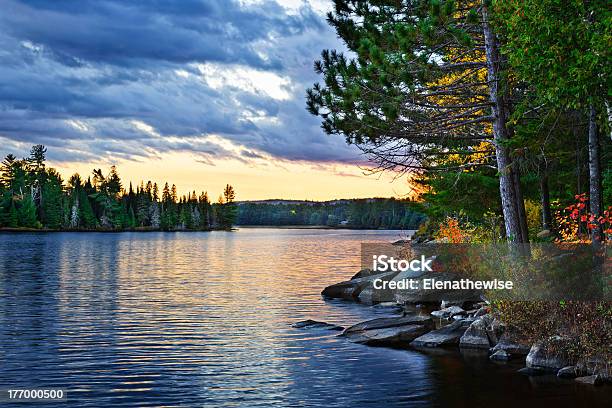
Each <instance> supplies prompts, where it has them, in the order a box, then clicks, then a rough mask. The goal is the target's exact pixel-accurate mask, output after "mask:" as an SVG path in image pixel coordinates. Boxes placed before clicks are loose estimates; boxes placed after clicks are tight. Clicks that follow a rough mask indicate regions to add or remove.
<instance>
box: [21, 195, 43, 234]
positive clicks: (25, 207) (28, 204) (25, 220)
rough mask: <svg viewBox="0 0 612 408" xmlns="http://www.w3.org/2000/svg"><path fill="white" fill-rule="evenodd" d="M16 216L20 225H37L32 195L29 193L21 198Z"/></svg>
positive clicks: (28, 226) (33, 226)
mask: <svg viewBox="0 0 612 408" xmlns="http://www.w3.org/2000/svg"><path fill="white" fill-rule="evenodd" d="M17 218H18V220H19V221H18V222H19V226H20V227H27V228H37V227H39V222H38V220H37V219H36V206H35V205H34V201H33V200H32V196H30V195H29V194H26V195H25V196H24V198H23V199H22V200H21V203H20V206H19V208H18V209H17Z"/></svg>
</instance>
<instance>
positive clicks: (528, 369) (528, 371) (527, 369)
mask: <svg viewBox="0 0 612 408" xmlns="http://www.w3.org/2000/svg"><path fill="white" fill-rule="evenodd" d="M517 373H520V374H523V375H527V376H529V377H535V376H538V375H545V374H546V371H544V370H538V369H537V368H531V367H524V368H521V369H520V370H518V371H517Z"/></svg>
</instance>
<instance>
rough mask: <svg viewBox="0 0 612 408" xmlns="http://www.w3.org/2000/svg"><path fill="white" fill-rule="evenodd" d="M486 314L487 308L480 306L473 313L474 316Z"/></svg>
mask: <svg viewBox="0 0 612 408" xmlns="http://www.w3.org/2000/svg"><path fill="white" fill-rule="evenodd" d="M486 314H487V308H486V307H484V306H482V307H481V308H480V309H478V310H477V311H476V313H474V317H480V316H484V315H486Z"/></svg>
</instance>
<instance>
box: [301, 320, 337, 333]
mask: <svg viewBox="0 0 612 408" xmlns="http://www.w3.org/2000/svg"><path fill="white" fill-rule="evenodd" d="M291 327H295V328H297V329H302V328H308V329H324V330H338V331H341V330H344V327H342V326H338V325H335V324H331V323H325V322H319V321H317V320H311V319H308V320H302V321H299V322H295V323H293V324H292V325H291Z"/></svg>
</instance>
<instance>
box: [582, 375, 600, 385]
mask: <svg viewBox="0 0 612 408" xmlns="http://www.w3.org/2000/svg"><path fill="white" fill-rule="evenodd" d="M575 380H576V381H578V382H579V383H582V384H591V385H601V384H603V383H604V380H603V378H602V377H601V376H600V375H587V376H586V377H577V378H575Z"/></svg>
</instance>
